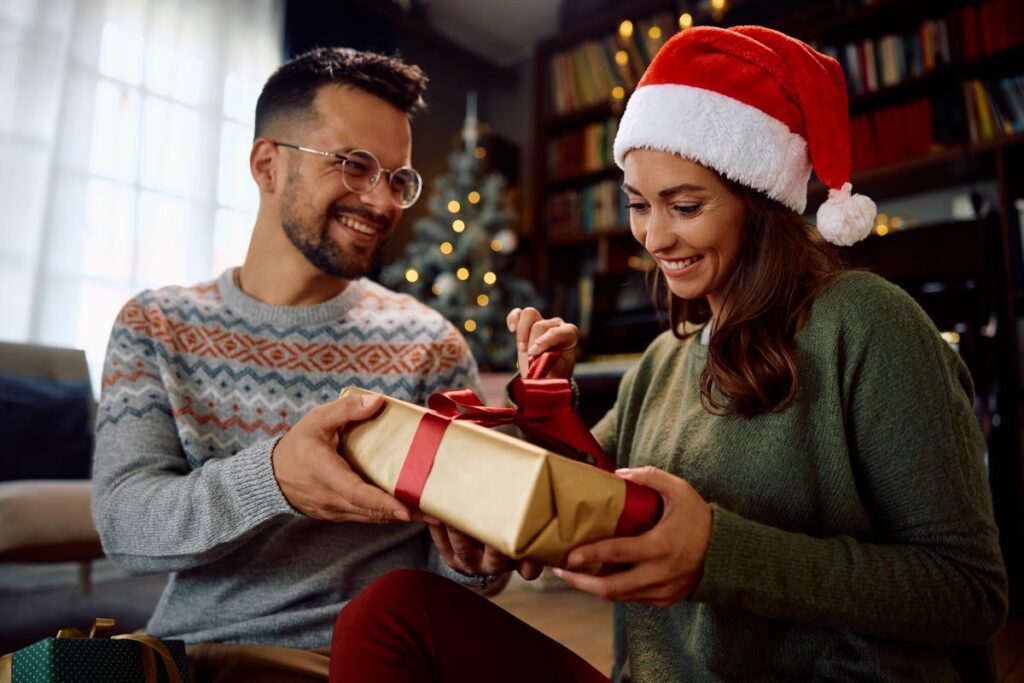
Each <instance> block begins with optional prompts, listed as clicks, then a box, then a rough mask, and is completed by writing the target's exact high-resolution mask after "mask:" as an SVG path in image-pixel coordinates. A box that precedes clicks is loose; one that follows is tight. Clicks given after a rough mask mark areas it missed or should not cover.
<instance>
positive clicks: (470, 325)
mask: <svg viewBox="0 0 1024 683" xmlns="http://www.w3.org/2000/svg"><path fill="white" fill-rule="evenodd" d="M462 326H463V327H465V328H466V332H472V331H473V330H475V329H476V321H475V320H473V319H470V320H467V321H466V322H464V323H462Z"/></svg>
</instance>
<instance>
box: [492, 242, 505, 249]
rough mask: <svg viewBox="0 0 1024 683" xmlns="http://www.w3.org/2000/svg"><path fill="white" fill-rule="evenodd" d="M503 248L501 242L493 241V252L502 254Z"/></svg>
mask: <svg viewBox="0 0 1024 683" xmlns="http://www.w3.org/2000/svg"><path fill="white" fill-rule="evenodd" d="M503 246H505V245H503V244H502V243H501V240H491V251H497V252H500V251H501V249H502V247H503Z"/></svg>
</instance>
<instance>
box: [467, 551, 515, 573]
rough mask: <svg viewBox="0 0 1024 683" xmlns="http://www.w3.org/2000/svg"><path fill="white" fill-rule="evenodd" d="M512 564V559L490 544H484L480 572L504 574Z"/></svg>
mask: <svg viewBox="0 0 1024 683" xmlns="http://www.w3.org/2000/svg"><path fill="white" fill-rule="evenodd" d="M511 566H512V560H510V559H509V558H508V557H507V556H505V555H503V554H502V553H501V552H499V551H497V550H495V549H494V548H492V547H491V546H489V545H485V546H484V556H483V559H482V560H481V562H480V571H479V572H476V573H479V574H504V573H505V572H507V571H508V570H509V569H510V568H511Z"/></svg>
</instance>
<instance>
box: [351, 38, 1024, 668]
mask: <svg viewBox="0 0 1024 683" xmlns="http://www.w3.org/2000/svg"><path fill="white" fill-rule="evenodd" d="M845 93H846V89H845V85H844V83H843V78H842V73H841V71H840V69H839V67H838V65H837V64H836V62H835V61H834V60H831V59H830V58H828V57H826V56H824V55H821V54H819V53H817V52H815V51H814V50H812V49H811V48H809V47H808V46H806V45H804V44H803V43H801V42H799V41H796V40H794V39H792V38H788V37H787V36H784V35H782V34H780V33H777V32H774V31H770V30H768V29H763V28H759V27H739V28H734V29H729V30H723V29H715V28H697V29H691V30H688V31H684V32H682V33H680V34H678V35H677V36H675V37H674V38H673V39H671V40H670V41H669V42H668V43H666V45H665V46H664V47H663V48H662V50H661V51H660V52H659V54H658V55H657V57H656V58H655V60H654V61H653V63H652V64H651V66H650V68H649V69H648V71H647V73H646V74H645V76H644V79H643V80H642V81H641V83H640V85H639V87H638V89H637V91H636V92H635V93H634V95H633V97H632V98H631V100H630V102H629V105H628V107H627V109H626V112H625V114H624V116H623V120H622V123H621V125H620V128H619V133H618V135H617V138H616V141H615V158H616V162H617V163H618V164H619V165H620V167H621V168H622V169H623V171H624V180H625V182H624V183H623V189H624V191H625V192H626V194H627V196H628V201H629V208H630V226H631V229H632V231H633V234H634V236H635V237H636V239H637V240H638V241H639V242H640V243H641V244H643V245H644V247H645V248H646V249H647V250H648V251H649V252H650V254H651V256H652V257H653V258H654V259H655V260H656V262H657V263H658V265H659V266H660V273H661V275H662V276H663V278H664V281H665V284H666V285H667V290H668V301H669V312H670V325H671V330H670V331H669V332H666V333H665V334H663V335H661V336H660V337H658V338H657V339H656V340H655V341H654V342H653V343H652V344H651V346H650V347H649V348H648V349H647V351H646V353H645V354H644V356H643V359H642V360H641V361H640V363H639V365H638V366H637V367H636V368H634V369H633V370H631V371H630V372H629V373H627V375H626V376H625V377H624V379H623V381H622V384H621V386H620V389H619V395H618V400H617V402H616V405H615V407H614V408H613V409H612V410H611V411H610V412H609V414H608V415H606V416H605V418H604V419H603V420H601V422H600V423H599V424H598V425H597V426H596V427H595V429H594V433H595V435H596V437H597V438H598V441H599V442H600V443H601V444H602V446H603V447H604V448H605V450H606V451H607V452H608V453H609V454H611V455H613V456H614V457H615V458H616V459H617V462H618V463H619V464H620V465H621V466H622V467H624V468H626V469H624V470H620V476H623V477H626V478H629V479H632V480H634V481H637V482H640V483H643V484H646V485H647V486H650V487H652V488H654V489H655V490H657V491H658V492H659V493H660V494H661V496H662V498H663V500H664V515H663V517H662V519H661V521H660V522H659V523H658V525H657V526H655V527H654V528H653V529H652V530H650V531H649V532H647V533H645V534H642V535H640V536H636V537H633V538H613V539H608V540H604V541H600V542H597V543H593V544H589V545H586V546H582V547H579V548H576V549H574V550H573V551H572V552H571V553H570V555H569V556H568V558H567V563H566V568H565V569H564V570H558V571H559V572H560V575H561V576H562V577H563V578H564V579H565V580H566V581H567V582H568V583H569V584H571V585H573V586H575V587H576V588H579V589H581V590H584V591H588V592H591V593H594V594H596V595H600V596H602V597H605V598H608V599H610V600H614V601H616V602H617V603H620V604H619V605H617V608H618V609H620V610H621V611H620V612H619V616H620V617H622V618H623V619H624V622H625V626H626V635H627V637H626V641H627V644H628V658H629V666H630V669H631V672H632V675H633V676H634V677H635V678H636V679H637V680H644V681H673V680H679V681H682V680H705V679H711V680H745V679H754V678H756V679H764V680H777V679H786V680H789V679H810V678H814V679H828V680H851V679H857V680H894V679H895V680H957V679H963V680H982V679H983V678H985V677H988V678H991V675H992V672H991V670H990V668H989V667H988V660H987V658H986V657H985V650H984V646H985V645H986V643H987V642H988V640H989V639H990V638H991V637H992V635H993V634H994V633H995V632H996V631H997V630H998V628H999V627H1000V625H1001V623H1002V621H1003V619H1004V618H1005V614H1006V609H1007V601H1006V576H1005V570H1004V568H1003V564H1002V560H1001V556H1000V552H999V546H998V534H997V530H996V527H995V524H994V523H993V519H992V510H991V500H990V496H989V491H988V485H987V478H986V473H985V468H984V442H983V440H982V438H981V434H980V432H979V429H978V426H977V423H976V420H975V418H974V414H973V410H972V397H973V388H972V385H971V381H970V377H969V375H968V373H967V371H966V368H965V367H964V365H963V363H962V362H961V361H960V359H959V358H958V357H957V355H956V354H955V353H954V352H953V351H952V350H950V349H949V347H948V346H947V345H946V344H945V343H944V342H943V341H942V339H941V338H940V336H939V334H938V332H937V331H936V329H935V327H934V326H933V325H932V323H931V322H930V320H929V319H928V318H927V316H926V315H925V314H924V312H923V311H921V309H920V308H919V307H918V306H917V305H916V304H915V303H914V302H913V300H911V299H910V298H909V297H908V296H907V295H906V294H905V293H903V292H902V290H900V289H898V288H897V287H895V286H893V285H891V284H889V283H887V282H885V281H884V280H882V279H880V278H878V277H875V276H873V275H870V274H868V273H862V272H842V271H841V269H840V267H839V266H838V265H837V262H836V260H835V257H834V256H833V254H832V252H831V251H830V248H829V247H828V245H826V244H824V243H823V242H822V240H821V237H824V239H825V240H827V241H830V242H833V243H837V244H849V243H852V242H854V241H856V240H857V239H860V238H862V237H864V236H865V235H866V234H867V233H868V231H869V230H870V228H871V223H872V220H873V217H874V205H873V204H872V203H871V202H870V200H868V199H866V198H864V197H861V196H859V195H852V196H851V194H850V185H849V183H848V182H847V181H848V179H849V177H848V174H849V126H848V119H847V114H846V108H847V102H846V94H845ZM812 163H813V169H814V171H815V172H816V173H817V175H818V177H819V178H820V179H821V180H822V181H823V182H824V183H825V184H826V185H827V186H828V187H830V188H833V189H832V190H830V192H829V200H828V201H827V202H826V204H825V205H824V206H822V207H821V209H819V212H818V226H817V230H818V231H819V232H820V233H821V237H819V236H817V235H815V234H814V233H813V232H812V229H811V228H809V227H808V226H806V225H805V224H804V222H803V220H802V219H801V216H800V214H801V213H802V212H803V209H804V206H805V203H806V187H807V179H808V175H809V172H810V168H811V165H812ZM509 327H510V329H512V330H514V331H515V333H516V335H517V337H518V338H519V340H520V342H521V344H522V346H521V350H524V351H526V352H528V353H530V354H536V353H540V352H542V351H544V350H548V349H558V348H571V347H572V346H573V345H574V344H575V331H574V328H572V327H571V326H568V325H565V324H563V323H561V321H559V320H557V319H555V320H542V319H541V317H540V315H539V314H538V313H537V312H536V311H531V310H527V311H522V312H520V311H513V312H512V314H510V316H509ZM566 365H567V364H566ZM568 371H569V369H568V368H563V369H562V370H561V371H560V372H562V373H564V375H567V373H568ZM564 375H563V376H564ZM450 537H451V538H455V539H457V543H463V542H464V539H462V538H460V537H459V536H458V535H457V534H454V533H452V534H451V535H450ZM435 538H438V539H439V540H440V544H441V546H442V549H444V548H443V545H444V543H446V542H447V541H446V537H445V535H444V534H443V533H441V532H440V531H439V530H437V529H435ZM451 547H452V546H451V544H450V543H449V546H448V549H449V552H447V553H446V554H445V553H443V554H445V557H446V559H447V561H449V563H450V564H453V565H454V566H458V567H460V568H463V569H470V570H472V569H475V568H478V567H479V566H482V565H481V563H480V562H479V561H477V562H476V563H475V564H474V562H472V561H470V562H465V561H461V560H460V558H459V557H456V556H455V555H456V554H455V553H452V552H450V550H451ZM478 552H479V554H478V556H477V559H479V558H481V557H486V552H485V551H478ZM596 562H607V563H615V564H624V565H627V567H628V568H627V569H625V570H623V571H620V572H617V573H615V574H611V575H607V576H591V575H588V574H584V573H579V572H575V571H573V568H574V567H582V566H584V565H592V564H593V563H596ZM496 566H498V563H497V562H496V561H494V559H493V557H492V558H491V564H490V565H489V568H495V567H496ZM386 580H387V578H385V581H386ZM392 587H394V585H392ZM370 590H371V591H373V589H372V588H371V589H370ZM463 592H465V591H463ZM406 595H407V596H411V595H415V593H412V594H410V593H406ZM361 599H362V598H360V599H357V601H356V602H358V601H359V600H361ZM368 600H375V601H378V603H377V604H381V603H382V602H386V596H381V595H380V593H379V592H378V593H377V594H374V593H373V592H371V593H370V594H369V595H368ZM453 600H454V599H452V600H450V601H449V602H448V604H455V603H454V602H453ZM458 605H459V609H464V610H465V612H466V613H467V614H470V615H471V616H470V617H466V618H467V619H468V620H470V621H471V622H472V623H471V624H466V625H465V628H462V629H459V630H457V632H458V633H459V634H461V635H462V637H467V638H469V640H465V641H463V647H461V648H460V645H459V644H458V640H457V639H456V638H455V637H454V636H453V640H451V641H450V642H439V641H441V640H443V639H444V638H445V637H446V636H439V635H437V634H438V632H439V631H445V632H447V631H448V627H449V625H450V623H451V622H448V621H439V622H436V624H438V626H435V627H434V628H433V631H432V634H431V635H430V636H429V637H426V636H424V632H423V629H422V628H421V629H420V631H419V632H416V631H415V629H414V628H412V627H409V625H408V624H406V626H405V627H403V628H407V627H408V630H405V631H404V637H405V638H406V639H407V640H408V642H414V643H419V645H417V646H416V647H414V648H413V649H416V650H417V652H419V656H422V657H423V659H421V660H419V661H421V662H423V661H428V662H430V664H429V666H427V667H426V668H424V669H420V671H421V673H422V672H423V671H427V672H431V675H433V676H434V677H435V679H443V680H458V679H457V677H456V676H457V675H458V674H459V672H458V671H457V670H456V669H455V668H453V666H452V665H451V664H445V663H446V662H448V661H449V659H450V657H451V654H450V653H451V651H455V652H458V651H459V650H460V649H461V650H462V651H463V652H465V651H467V650H470V651H472V652H476V651H479V650H483V651H485V652H487V653H501V652H502V650H503V649H504V651H505V654H499V655H496V656H501V657H509V655H508V654H507V651H508V648H507V643H503V641H507V639H526V638H527V636H525V635H523V633H524V632H528V627H525V626H522V625H519V626H515V625H509V624H505V623H504V622H502V625H501V627H500V628H498V627H496V628H498V632H499V635H498V636H495V637H493V638H491V639H490V640H489V641H488V638H487V635H484V636H482V637H481V636H480V635H479V634H481V633H483V634H488V631H486V630H485V629H486V628H487V627H486V626H484V625H483V624H482V623H481V622H485V621H488V620H490V622H491V623H498V621H499V620H498V618H496V617H493V616H492V615H491V611H490V610H487V609H483V608H481V609H478V608H477V607H476V606H474V605H475V603H474V602H473V601H472V600H467V601H466V602H462V601H461V600H460V601H459V602H458ZM409 609H410V610H415V609H417V608H415V607H410V608H409ZM359 610H363V611H364V612H365V610H366V608H365V607H358V608H357V609H356V610H353V613H352V615H351V618H349V617H348V616H346V614H345V613H343V614H342V616H341V617H340V618H339V625H338V630H336V633H335V647H336V650H335V653H336V658H337V659H336V661H335V665H336V667H337V669H338V671H341V670H342V669H344V668H345V667H346V666H347V664H348V662H349V661H351V657H352V655H351V648H347V647H346V646H345V645H344V644H343V643H342V642H341V641H344V640H346V639H355V638H356V637H357V636H355V635H354V627H353V624H354V623H355V621H354V620H359V619H360V616H361V615H360V614H359ZM346 611H347V609H346ZM396 613H397V612H392V615H394V614H396ZM415 621H416V620H415V619H414V618H413V619H412V621H411V622H409V623H413V622H415ZM400 630H401V629H400ZM452 630H456V629H452ZM378 633H379V632H378ZM467 633H468V634H470V635H469V636H466V635H465V634H467ZM474 634H475V635H474ZM488 642H490V644H488ZM516 642H519V643H523V642H524V641H523V640H517V641H516ZM530 642H531V644H530V645H526V644H521V645H520V646H519V647H518V648H513V651H514V652H515V657H514V658H512V659H508V660H507V661H506V662H505V663H504V664H503V670H506V669H511V670H513V671H515V672H516V673H517V674H518V675H517V676H512V678H518V679H520V680H529V679H531V678H536V679H543V678H544V676H545V675H546V672H549V671H551V670H552V668H551V667H552V666H553V665H552V664H551V663H552V662H555V663H556V664H555V665H556V666H562V662H564V661H572V660H571V657H569V656H566V655H565V653H564V652H562V651H561V650H559V649H558V646H556V645H554V644H552V643H549V642H546V641H544V640H542V639H541V638H537V637H535V640H534V641H530ZM528 647H529V648H534V649H535V650H536V651H537V652H539V653H542V654H539V655H536V656H531V653H530V652H525V651H524V650H526V649H527V648H528ZM417 648H418V649H417ZM406 651H407V652H408V651H409V650H406ZM445 652H448V653H449V654H448V657H449V659H446V655H445ZM473 656H476V655H475V654H474V655H473ZM397 659H400V657H399V658H397ZM484 659H486V658H484ZM538 659H540V660H543V662H544V663H540V664H539V663H538ZM414 660H416V657H411V658H406V659H404V660H403V661H404V662H405V663H406V664H408V662H409V661H414ZM441 664H444V665H443V666H442V665H441ZM431 667H434V668H431ZM531 667H534V668H531ZM450 674H451V675H450ZM479 675H480V676H481V677H482V678H486V676H485V675H484V674H483V673H480V674H479ZM591 675H592V674H591V673H590V672H587V673H586V674H582V673H581V674H579V679H580V680H589V679H588V678H587V677H588V676H591ZM555 679H557V676H554V677H552V680H555ZM339 680H341V679H340V678H339ZM406 680H420V679H416V678H408V679H406ZM427 680H429V677H428V678H427Z"/></svg>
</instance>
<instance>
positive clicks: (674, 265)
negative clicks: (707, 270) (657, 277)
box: [661, 255, 704, 270]
mask: <svg viewBox="0 0 1024 683" xmlns="http://www.w3.org/2000/svg"><path fill="white" fill-rule="evenodd" d="M702 258H704V257H703V256H700V255H697V256H691V257H690V258H688V259H683V260H682V261H664V260H663V261H662V262H661V265H662V266H664V267H665V270H682V269H683V268H688V267H690V266H692V265H693V264H694V263H696V262H697V261H700V260H701V259H702Z"/></svg>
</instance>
